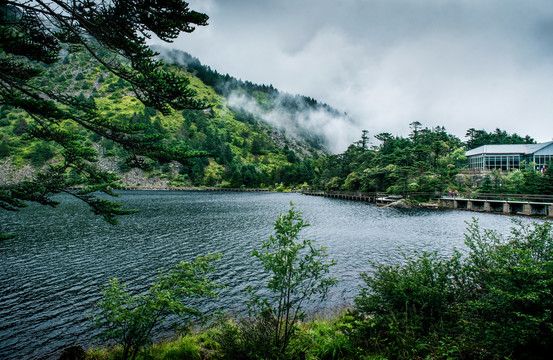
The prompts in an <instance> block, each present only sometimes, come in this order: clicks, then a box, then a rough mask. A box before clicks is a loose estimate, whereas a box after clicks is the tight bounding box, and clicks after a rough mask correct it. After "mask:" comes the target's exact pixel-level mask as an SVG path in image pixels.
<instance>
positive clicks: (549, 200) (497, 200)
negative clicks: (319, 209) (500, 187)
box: [302, 190, 553, 218]
mask: <svg viewBox="0 0 553 360" xmlns="http://www.w3.org/2000/svg"><path fill="white" fill-rule="evenodd" d="M302 194H304V195H309V196H324V197H330V198H336V199H344V200H353V201H363V202H368V203H373V204H376V205H380V206H382V205H387V204H390V203H392V202H395V201H398V200H400V199H402V198H409V197H419V196H426V197H428V198H431V199H432V201H433V202H435V203H437V205H438V206H437V207H438V208H441V209H454V210H466V211H478V212H488V213H495V214H506V215H524V216H538V217H547V218H553V195H524V194H471V196H470V197H466V198H464V197H449V196H442V197H436V196H432V195H433V194H428V193H409V194H404V195H403V196H394V195H387V194H385V193H368V192H359V191H358V192H347V191H312V190H307V191H302Z"/></svg>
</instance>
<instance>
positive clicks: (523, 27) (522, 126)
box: [175, 0, 553, 150]
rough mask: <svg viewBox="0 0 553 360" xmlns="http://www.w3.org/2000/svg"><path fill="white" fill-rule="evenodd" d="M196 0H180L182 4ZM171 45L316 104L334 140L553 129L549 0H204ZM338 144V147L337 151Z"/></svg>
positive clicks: (549, 132)
mask: <svg viewBox="0 0 553 360" xmlns="http://www.w3.org/2000/svg"><path fill="white" fill-rule="evenodd" d="M195 2H196V3H198V4H200V3H202V1H199V0H198V1H190V5H191V8H194V7H195ZM211 3H212V4H211V5H212V6H211V13H210V14H209V15H210V16H211V20H210V25H209V26H208V27H206V28H199V29H198V30H197V31H196V32H195V33H193V34H190V35H185V36H183V37H181V38H179V39H178V40H177V41H176V42H175V46H176V47H179V48H182V49H183V50H185V51H188V52H190V53H191V54H192V55H193V56H196V57H198V58H199V59H200V60H201V61H202V62H203V63H206V64H207V65H210V66H211V67H213V68H215V69H217V70H218V71H220V72H224V73H227V72H228V73H229V74H231V75H233V76H236V77H238V78H241V79H243V80H249V81H252V82H256V83H264V84H273V85H274V86H275V87H277V88H278V89H280V90H282V91H285V92H289V93H298V94H302V95H306V96H310V97H313V98H316V99H317V100H320V101H323V102H326V103H328V104H330V105H331V106H333V107H336V108H338V109H339V110H341V111H343V112H347V113H348V114H349V115H350V116H351V117H352V118H353V120H354V122H355V126H354V127H349V126H346V125H342V124H341V123H337V124H336V125H335V126H336V131H334V133H336V134H339V136H341V138H340V139H339V140H336V143H340V144H344V145H342V146H346V145H347V144H348V143H350V142H352V141H354V140H356V139H357V138H358V136H359V134H360V132H361V129H368V130H369V131H370V132H371V133H372V134H376V133H378V132H381V131H388V132H392V133H394V134H402V135H404V134H406V133H407V132H408V131H409V129H408V124H409V123H410V122H412V121H415V120H417V121H420V122H422V123H423V125H426V126H435V125H444V126H445V127H446V128H447V129H448V130H450V131H453V132H454V133H455V134H456V135H457V136H459V137H461V138H462V137H463V136H464V133H465V131H466V130H467V129H468V128H470V127H475V128H484V129H487V130H493V129H494V128H496V127H500V128H502V129H505V130H507V131H509V132H518V133H520V134H523V135H525V134H529V135H531V136H533V137H535V138H536V139H537V140H539V141H546V140H550V139H551V138H552V137H553V121H552V120H553V119H552V115H553V105H552V104H553V101H551V100H552V99H551V96H552V95H551V94H553V61H551V60H553V53H552V50H553V41H551V40H553V25H552V24H553V2H551V1H549V0H534V1H515V0H487V1H481V0H417V1H413V0H386V1H382V0H380V1H378V0H343V1H330V0H318V1H311V0H294V1H292V0H278V1H277V0H266V1H253V0H248V1H234V0H233V1H228V0H227V1H225V0H212V2H211ZM341 150H343V148H342V149H341Z"/></svg>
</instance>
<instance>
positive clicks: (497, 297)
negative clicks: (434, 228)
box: [461, 222, 553, 359]
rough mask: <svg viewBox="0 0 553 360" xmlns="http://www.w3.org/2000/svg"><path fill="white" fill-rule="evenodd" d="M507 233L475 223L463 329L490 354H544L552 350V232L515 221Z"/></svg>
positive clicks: (470, 230) (469, 241) (470, 234)
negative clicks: (484, 228) (483, 227)
mask: <svg viewBox="0 0 553 360" xmlns="http://www.w3.org/2000/svg"><path fill="white" fill-rule="evenodd" d="M515 223H516V225H517V226H516V227H514V228H512V229H511V235H510V236H508V237H506V238H503V237H501V236H499V235H498V234H497V233H495V232H493V231H489V230H483V231H482V230H481V229H480V228H479V227H478V224H477V223H476V222H474V223H472V224H471V225H470V226H469V228H468V233H467V234H466V239H467V240H466V243H467V245H468V246H469V248H470V253H469V257H468V261H467V263H466V265H465V269H466V272H467V277H468V280H469V283H468V287H467V288H466V289H465V290H467V292H468V293H469V294H470V297H469V299H468V301H466V302H465V303H464V304H463V305H462V307H461V309H462V314H463V322H462V324H463V326H464V327H465V329H464V332H465V333H466V334H467V338H468V339H469V340H470V341H471V342H473V343H474V344H477V345H478V347H480V348H481V349H482V351H483V352H484V355H486V356H487V357H490V358H491V357H508V356H510V357H512V358H515V359H545V358H547V357H548V356H549V355H550V354H551V351H553V318H552V314H553V297H552V296H551V294H552V293H553V232H552V224H551V223H550V222H543V223H535V224H534V225H533V226H530V225H522V224H521V223H520V222H515Z"/></svg>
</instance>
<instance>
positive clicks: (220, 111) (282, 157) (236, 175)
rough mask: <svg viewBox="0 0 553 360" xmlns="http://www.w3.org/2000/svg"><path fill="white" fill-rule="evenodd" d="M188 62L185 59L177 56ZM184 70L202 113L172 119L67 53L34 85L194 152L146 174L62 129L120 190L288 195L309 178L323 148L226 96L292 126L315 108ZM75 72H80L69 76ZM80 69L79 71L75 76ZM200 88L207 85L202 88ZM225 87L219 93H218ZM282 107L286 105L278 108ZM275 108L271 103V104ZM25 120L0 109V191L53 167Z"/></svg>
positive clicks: (88, 61) (51, 151)
mask: <svg viewBox="0 0 553 360" xmlns="http://www.w3.org/2000/svg"><path fill="white" fill-rule="evenodd" d="M179 54H180V56H181V57H182V56H185V57H187V58H188V59H192V58H191V57H190V56H189V55H187V54H184V53H179ZM188 63H189V65H188V66H185V65H183V64H176V63H175V62H173V63H172V64H170V65H167V66H166V69H167V70H169V71H171V72H185V73H186V74H187V75H188V77H189V80H190V87H191V88H192V89H194V90H195V91H196V92H197V94H198V96H197V97H198V98H199V99H200V100H203V101H204V102H205V103H206V104H207V105H208V108H206V109H205V110H203V111H192V110H183V111H180V112H177V111H174V112H173V113H171V114H170V115H168V116H164V115H162V114H161V113H160V112H158V111H156V110H155V109H152V108H149V107H145V106H144V105H143V104H142V103H141V102H140V101H139V100H138V99H137V98H136V97H135V96H133V92H132V89H131V87H130V85H129V84H128V83H127V82H126V81H124V80H122V79H121V78H118V77H116V76H115V75H113V74H112V73H110V72H109V71H108V70H107V69H105V68H104V67H103V66H101V65H100V64H98V63H96V62H95V61H94V60H93V59H92V58H91V57H90V56H88V54H86V53H83V52H69V51H67V52H66V53H65V54H64V55H63V60H62V61H61V62H59V63H57V64H54V65H51V66H47V68H46V74H47V77H46V78H45V80H44V81H43V83H41V84H40V86H43V87H46V89H47V90H56V91H61V92H62V93H66V94H70V95H77V96H78V97H79V98H80V99H81V100H86V101H89V102H91V103H92V102H94V103H95V104H96V106H97V107H98V108H99V109H101V111H102V115H104V116H106V117H107V118H108V119H109V120H110V121H114V122H117V123H120V124H125V123H130V124H143V125H145V126H148V130H147V133H148V134H150V135H152V136H164V137H166V140H165V141H166V142H167V143H168V144H169V145H172V146H180V147H182V148H184V149H189V150H194V151H199V153H198V155H204V156H198V157H196V158H193V159H191V160H189V161H188V162H187V163H186V164H184V165H181V164H177V163H160V162H153V161H151V162H150V163H148V164H147V165H148V166H147V168H149V171H146V172H144V171H142V170H138V169H131V167H130V166H129V165H130V164H129V161H128V158H129V154H127V153H126V151H125V150H123V149H121V148H119V147H117V146H115V144H114V143H113V141H110V140H107V139H105V138H103V137H101V136H99V135H97V134H93V133H91V132H88V131H87V130H85V129H83V128H78V127H76V126H75V125H69V124H66V128H70V127H71V128H70V129H69V130H71V131H74V132H77V133H79V134H81V135H84V136H85V137H86V139H87V140H86V143H87V145H89V146H91V147H92V148H94V149H96V150H97V151H98V152H99V153H100V155H101V156H100V160H99V163H100V166H101V167H103V168H106V169H109V170H112V171H116V172H117V173H118V175H119V176H120V177H121V183H122V184H123V185H125V186H144V187H157V186H161V185H171V186H220V187H275V186H280V185H281V184H282V185H283V186H287V187H291V186H297V185H299V184H303V183H304V182H309V181H311V179H312V178H313V168H312V160H313V159H316V158H318V157H319V156H321V155H324V154H325V153H326V148H325V145H324V143H323V140H322V139H321V138H319V137H317V136H313V135H309V132H308V131H306V130H305V129H303V130H302V126H301V124H300V123H298V122H296V123H295V124H294V126H295V128H294V129H293V131H288V133H287V132H286V130H285V128H276V127H274V126H271V125H270V124H269V123H267V121H266V120H264V119H263V118H262V117H261V116H260V115H259V113H252V111H248V110H247V109H245V108H243V107H237V106H234V107H232V106H230V105H229V101H228V96H229V95H230V92H229V91H230V90H232V91H233V94H241V95H242V96H245V97H247V99H248V100H249V101H250V103H251V100H252V99H255V101H254V104H255V105H256V106H257V107H258V108H260V109H266V110H270V109H275V108H279V111H281V112H283V116H284V117H286V119H288V120H289V123H294V121H295V119H298V118H299V117H298V116H299V113H300V112H301V111H304V110H305V109H306V108H313V109H315V108H323V110H324V111H329V112H331V111H334V110H332V109H331V108H330V107H328V106H326V105H325V106H324V107H321V105H319V104H318V103H317V102H316V101H315V100H313V99H308V98H304V97H299V96H291V95H286V94H280V93H279V92H278V91H277V90H276V89H274V88H273V87H272V86H264V85H261V86H260V85H254V84H251V83H244V82H241V81H238V80H236V79H234V78H232V77H230V76H228V75H226V76H222V75H219V74H217V73H216V72H214V71H211V70H210V69H209V68H208V67H204V66H202V65H201V64H200V63H199V61H197V60H194V59H192V60H190V61H188ZM75 69H80V70H75ZM82 69H85V70H82ZM206 83H208V84H209V85H206ZM223 87H225V88H226V89H227V91H226V92H223V91H221V89H222V88H223ZM283 99H287V100H286V101H285V102H283ZM277 101H278V102H277ZM32 122H33V120H32V119H31V118H30V117H29V116H28V115H27V114H26V113H24V112H23V111H19V110H17V109H14V108H10V107H7V106H0V139H1V140H2V141H1V144H0V164H1V166H2V170H3V171H2V175H1V177H0V183H4V184H9V183H13V182H18V181H21V180H23V179H24V178H26V177H30V176H32V174H33V173H34V171H36V169H39V168H41V167H44V166H47V165H48V164H51V163H55V162H56V161H59V157H58V156H57V155H58V154H59V153H60V151H61V149H59V148H57V147H55V146H53V145H52V144H51V143H49V142H44V141H38V140H33V139H27V138H26V133H27V131H28V129H29V126H30V125H31V124H32Z"/></svg>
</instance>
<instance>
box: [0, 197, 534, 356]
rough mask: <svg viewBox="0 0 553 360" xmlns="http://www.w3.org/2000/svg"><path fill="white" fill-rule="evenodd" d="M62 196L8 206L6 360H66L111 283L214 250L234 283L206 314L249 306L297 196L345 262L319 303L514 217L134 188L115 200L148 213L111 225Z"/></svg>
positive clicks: (1, 268)
mask: <svg viewBox="0 0 553 360" xmlns="http://www.w3.org/2000/svg"><path fill="white" fill-rule="evenodd" d="M62 200H63V203H62V204H61V205H59V206H58V207H57V208H56V209H51V208H49V207H44V206H36V205H32V206H30V207H29V208H26V209H24V210H22V211H21V212H19V213H7V212H5V211H4V212H1V213H0V221H1V222H2V224H3V226H2V228H3V230H4V232H9V233H18V234H19V236H18V237H16V238H13V239H9V240H5V241H2V242H0V274H1V276H0V358H2V359H20V358H24V359H33V358H36V359H42V358H45V359H56V358H57V357H58V356H59V354H60V352H61V351H62V350H63V349H64V348H66V347H68V346H70V345H72V344H81V345H83V346H84V347H88V346H90V344H91V341H92V339H91V338H92V336H93V335H94V334H95V331H94V330H93V329H92V328H91V327H90V325H89V322H88V315H89V314H90V311H91V309H93V308H94V305H95V304H96V303H97V302H98V300H99V299H100V297H101V294H102V290H101V289H102V287H103V286H105V285H106V284H107V280H108V279H111V278H114V277H117V278H119V279H120V281H122V282H126V283H128V284H129V286H131V287H132V288H134V289H137V290H140V289H144V288H146V287H147V286H148V285H149V284H150V283H151V282H152V280H154V279H155V277H156V275H157V273H158V271H160V270H162V269H168V268H170V267H172V266H173V265H174V264H176V263H178V262H180V261H182V260H185V261H189V260H192V259H194V258H195V257H197V256H200V255H205V254H207V253H210V252H219V253H221V254H222V260H221V262H220V263H219V264H218V271H217V274H216V277H217V281H218V282H219V283H221V284H224V285H226V286H227V288H226V289H224V290H222V291H221V293H220V298H219V299H217V300H213V301H210V302H209V303H205V304H203V308H204V310H207V311H212V310H217V309H224V310H227V311H229V312H232V313H238V314H241V313H244V310H245V309H246V305H245V303H246V297H245V296H244V288H245V287H246V286H247V285H252V286H253V287H255V288H259V287H261V286H262V281H263V279H264V275H263V273H262V271H261V267H260V266H259V264H257V263H256V262H255V260H254V259H252V258H251V257H250V252H251V251H252V250H253V249H256V248H259V245H260V243H261V241H262V240H263V239H266V238H268V237H269V236H270V235H271V234H272V233H273V223H274V221H275V219H276V217H277V216H278V215H279V214H280V213H281V212H284V211H287V210H288V209H289V208H290V202H293V203H294V204H295V206H296V208H297V210H299V211H301V212H303V217H304V219H306V220H308V221H309V223H310V224H311V226H310V227H308V228H306V229H305V230H304V231H303V232H302V235H303V236H302V237H306V238H310V239H314V240H316V241H317V244H319V245H323V246H325V247H327V248H328V254H329V258H330V259H334V260H336V261H337V263H338V265H336V266H334V267H333V268H332V275H333V276H336V277H338V278H339V281H340V282H339V284H338V286H337V287H335V288H333V289H332V291H331V293H330V296H329V297H328V299H327V300H325V301H324V302H321V301H319V302H316V303H314V304H311V305H310V306H311V308H312V309H313V310H315V309H323V310H324V309H332V308H335V307H340V306H343V305H347V304H351V303H352V301H353V299H354V297H355V296H356V295H357V293H358V290H359V285H360V279H359V274H360V273H361V272H364V271H369V270H370V269H371V268H370V266H369V260H371V261H375V262H385V263H394V262H398V261H401V252H411V251H413V250H419V251H422V250H426V251H434V250H435V251H438V252H439V253H441V254H443V255H448V254H451V252H452V251H453V249H454V248H455V247H457V248H459V249H461V250H462V249H463V248H464V243H463V242H464V237H463V233H464V231H465V228H466V222H467V221H470V220H471V218H472V217H477V218H479V222H480V225H481V227H483V228H492V229H497V230H498V231H501V232H508V229H509V226H510V225H511V219H510V218H509V217H507V216H503V215H494V214H484V213H474V212H463V211H437V210H414V209H386V208H378V207H376V206H375V205H372V204H366V203H360V202H353V201H347V200H338V199H329V198H322V197H310V196H303V195H300V194H294V193H288V194H284V193H264V192H259V193H255V192H251V193H244V192H193V191H183V192H155V191H133V192H131V191H128V192H122V193H121V197H120V198H119V199H118V200H117V201H120V202H122V203H124V204H125V207H126V208H134V209H139V210H140V212H139V213H137V214H133V215H130V216H125V217H121V220H120V223H119V225H117V226H112V225H109V224H107V223H106V222H104V221H103V220H102V219H101V218H99V217H97V216H94V215H93V214H92V213H91V212H90V211H89V210H88V208H86V206H85V205H83V204H82V203H80V202H79V201H77V200H75V199H73V198H70V197H68V196H65V197H62ZM522 220H523V222H529V221H533V220H532V219H528V218H522Z"/></svg>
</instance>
